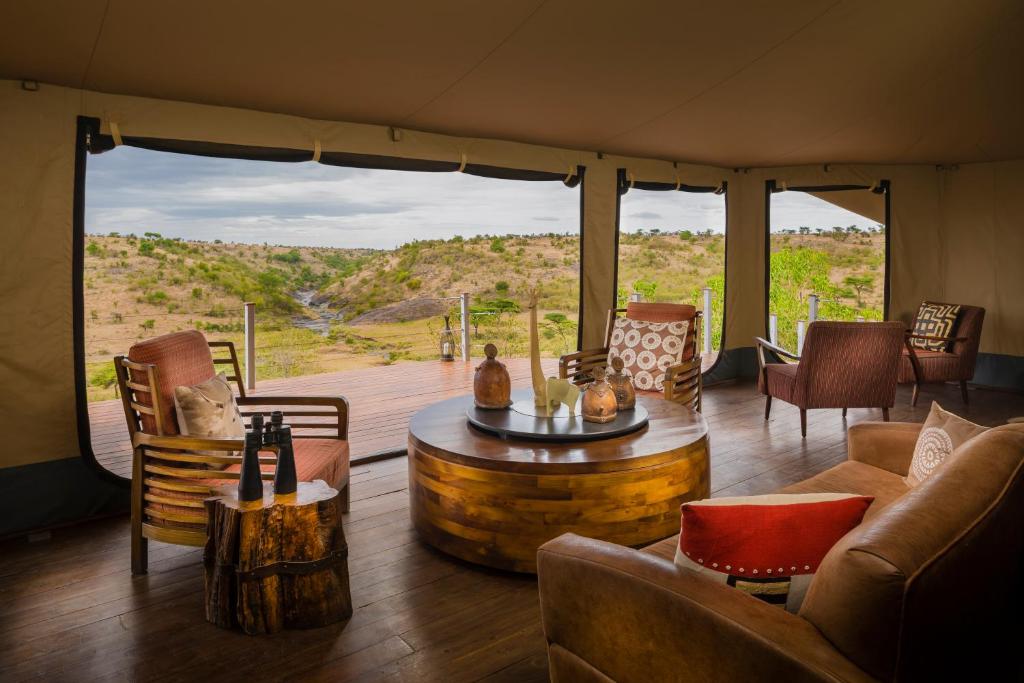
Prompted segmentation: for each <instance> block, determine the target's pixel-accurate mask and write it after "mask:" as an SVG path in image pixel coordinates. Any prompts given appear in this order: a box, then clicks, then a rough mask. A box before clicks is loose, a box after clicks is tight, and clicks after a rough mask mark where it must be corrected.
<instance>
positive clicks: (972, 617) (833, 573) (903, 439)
mask: <svg viewBox="0 0 1024 683" xmlns="http://www.w3.org/2000/svg"><path fill="white" fill-rule="evenodd" d="M919 430H920V425H917V424H907V423H877V422H875V423H864V424H860V425H856V426H854V427H851V428H850V430H849V454H848V460H847V461H846V462H843V463H841V464H839V465H837V466H835V467H833V468H832V469H829V470H827V471H825V472H822V473H821V474H818V475H817V476H815V477H812V478H811V479H808V480H806V481H803V482H800V483H798V484H796V485H794V486H790V487H788V488H786V489H783V491H784V492H791V493H802V492H825V491H828V492H848V493H858V494H869V495H872V496H875V502H874V503H873V504H872V506H871V507H870V508H869V510H868V513H867V515H866V516H865V518H864V521H863V522H862V523H861V525H860V526H858V527H857V528H856V529H854V530H853V531H851V532H850V533H849V534H847V535H846V536H845V537H844V538H843V539H842V540H840V542H839V543H838V544H837V545H836V546H835V547H833V549H832V550H831V551H830V552H829V554H828V555H827V556H826V558H825V560H824V561H823V562H822V564H821V567H820V569H819V571H818V573H817V574H816V575H815V578H814V579H813V581H812V583H811V586H810V589H809V590H808V593H807V597H806V598H805V600H804V603H803V605H802V607H801V609H800V612H799V614H791V613H789V612H786V611H785V610H783V609H781V608H780V607H777V606H773V605H769V604H767V603H764V602H761V601H759V600H756V599H755V598H752V597H750V596H748V595H745V594H744V593H741V592H740V591H738V590H736V589H734V588H729V587H727V586H725V585H722V584H716V583H713V582H711V581H707V580H705V579H702V578H701V577H699V576H697V575H696V574H694V573H692V572H689V571H687V570H685V569H682V568H679V567H677V566H676V565H675V564H673V562H672V557H673V555H674V554H675V547H676V543H677V540H678V537H674V538H670V539H666V540H664V541H661V542H659V543H657V544H655V545H652V546H649V547H648V548H645V549H643V550H633V549H630V548H625V547H622V546H617V545H614V544H611V543H605V542H602V541H596V540H591V539H586V538H582V537H579V536H574V535H571V534H566V535H563V536H561V537H559V538H557V539H555V540H553V541H551V542H549V543H546V544H545V545H543V546H542V547H541V548H540V550H539V551H538V553H537V564H538V577H539V582H540V598H541V611H542V617H543V621H544V631H545V634H546V636H547V640H548V659H549V663H550V671H551V680H552V681H558V682H564V681H593V682H597V681H605V682H607V681H620V682H622V683H628V682H631V681H638V682H639V681H643V682H644V683H651V682H655V681H787V682H789V681H946V680H1022V677H1021V673H1022V667H1021V666H1020V662H1021V655H1020V654H1019V653H1020V647H1019V643H1020V642H1021V636H1022V630H1024V627H1022V619H1021V602H1022V599H1021V591H1020V589H1019V582H1020V579H1021V577H1022V572H1021V570H1022V555H1024V425H1021V424H1014V425H1005V426H1001V427H997V428H994V429H991V430H989V431H987V432H985V433H984V434H981V435H979V436H978V437H976V438H975V439H973V440H971V441H969V442H967V443H965V444H964V445H963V446H961V447H960V448H959V449H958V450H957V451H956V452H954V454H953V455H952V456H950V458H949V459H948V460H947V462H946V463H945V464H944V465H943V466H942V468H941V469H939V470H938V471H936V473H935V474H933V475H932V476H931V477H929V478H928V479H927V480H926V481H925V482H923V483H922V484H921V485H919V486H917V487H916V488H913V489H911V488H908V487H907V486H906V485H905V484H904V483H903V480H902V477H903V476H904V475H905V474H906V472H907V470H908V468H909V464H910V460H911V456H912V454H913V449H914V444H915V442H916V440H917V435H918V431H919Z"/></svg>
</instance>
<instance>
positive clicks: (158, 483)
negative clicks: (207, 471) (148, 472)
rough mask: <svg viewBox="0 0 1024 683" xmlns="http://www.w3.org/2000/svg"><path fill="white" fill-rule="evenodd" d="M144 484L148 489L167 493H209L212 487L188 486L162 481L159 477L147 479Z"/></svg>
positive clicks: (170, 480) (183, 483) (179, 482)
mask: <svg viewBox="0 0 1024 683" xmlns="http://www.w3.org/2000/svg"><path fill="white" fill-rule="evenodd" d="M142 482H143V484H145V485H146V486H148V487H151V488H155V489H161V490H166V491H180V492H182V493H209V492H210V490H211V489H210V487H209V486H204V485H202V484H187V483H185V482H183V481H177V480H174V479H160V478H158V477H145V478H144V479H143V480H142Z"/></svg>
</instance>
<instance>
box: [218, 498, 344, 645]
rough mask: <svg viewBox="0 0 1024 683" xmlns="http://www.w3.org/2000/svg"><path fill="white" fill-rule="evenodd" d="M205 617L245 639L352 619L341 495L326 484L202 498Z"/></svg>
mask: <svg viewBox="0 0 1024 683" xmlns="http://www.w3.org/2000/svg"><path fill="white" fill-rule="evenodd" d="M205 504H206V514H207V520H208V525H207V540H206V548H205V551H204V553H203V559H204V564H205V567H206V619H207V621H210V622H212V623H214V624H217V625H218V626H221V627H224V628H231V627H233V626H236V625H237V626H240V627H241V629H242V630H243V631H245V632H246V633H248V634H258V633H274V632H277V631H280V630H281V629H283V628H289V629H291V628H315V627H317V626H325V625H327V624H332V623H334V622H337V621H342V620H344V619H348V618H349V617H351V616H352V596H351V594H350V592H349V582H348V545H347V544H346V542H345V533H344V531H343V530H342V527H341V508H340V506H339V496H338V492H337V491H336V490H334V489H332V488H331V487H329V486H328V485H327V484H326V483H325V482H323V481H314V482H301V483H299V489H298V491H297V492H296V493H294V494H292V495H290V496H278V497H277V498H275V497H274V494H273V492H272V490H271V489H270V485H269V484H267V485H266V488H265V490H264V495H263V500H262V501H253V502H239V500H238V496H237V493H236V492H235V491H234V490H232V491H230V493H228V494H227V495H223V496H220V497H216V498H209V499H207V500H206V503H205Z"/></svg>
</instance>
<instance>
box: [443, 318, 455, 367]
mask: <svg viewBox="0 0 1024 683" xmlns="http://www.w3.org/2000/svg"><path fill="white" fill-rule="evenodd" d="M441 360H446V361H452V360H455V333H454V332H452V317H451V316H450V315H446V316H445V317H444V329H443V330H441Z"/></svg>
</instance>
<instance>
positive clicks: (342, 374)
mask: <svg viewBox="0 0 1024 683" xmlns="http://www.w3.org/2000/svg"><path fill="white" fill-rule="evenodd" d="M307 157H308V153H307ZM429 170H432V171H433V170H445V171H453V170H456V169H454V168H452V169H448V168H444V169H433V168H431V169H429ZM467 170H472V169H467ZM478 171H479V172H480V173H481V174H482V175H472V174H471V173H469V172H466V173H453V172H416V171H413V170H393V169H383V168H353V167H348V166H335V165H327V164H326V163H313V162H306V163H274V162H272V161H266V160H252V159H238V158H215V157H211V156H195V155H189V154H176V153H172V152H166V151H154V150H151V149H140V148H137V147H128V146H124V147H118V148H115V149H112V150H107V151H105V152H104V153H103V154H100V155H95V156H91V157H90V159H89V164H88V173H87V174H86V180H85V188H84V189H85V193H84V194H85V207H84V232H85V234H84V245H83V246H84V254H83V267H82V271H81V278H82V280H81V283H80V284H81V288H82V312H83V318H84V320H83V325H82V327H83V329H82V335H83V347H84V359H83V360H84V375H85V391H86V392H87V398H88V407H87V410H88V417H89V426H90V432H91V445H92V451H93V454H94V456H95V458H96V460H97V462H98V463H99V464H100V465H102V466H103V467H104V468H106V469H107V470H108V471H110V472H112V473H114V474H117V475H120V476H124V477H128V476H130V473H131V457H130V454H131V452H130V451H131V448H130V444H129V443H128V440H127V432H126V429H125V424H124V422H125V421H124V414H123V411H122V408H121V404H120V399H119V398H118V396H117V395H116V390H117V389H116V378H115V374H114V367H113V362H112V359H113V357H114V355H115V354H119V353H126V352H127V351H128V349H129V347H130V346H131V345H132V344H133V343H134V342H136V341H138V340H141V339H148V338H151V337H154V336H157V335H162V334H167V333H171V332H176V331H181V330H193V329H194V330H200V331H201V332H203V334H204V335H205V336H206V337H207V339H208V340H210V341H217V340H224V341H231V342H233V343H234V345H235V347H236V349H237V352H238V356H239V361H240V363H241V366H242V375H243V376H244V377H245V378H246V381H247V383H248V381H249V380H250V379H252V380H254V384H255V393H257V394H259V393H263V392H265V391H269V392H271V393H283V392H286V391H287V392H289V393H295V392H296V391H298V390H305V391H312V392H313V393H333V392H335V391H336V392H337V393H344V394H345V395H346V396H347V397H348V398H349V399H350V402H351V403H352V404H353V406H354V408H353V411H352V419H353V424H352V425H351V427H350V444H351V447H352V452H353V458H358V457H360V456H361V455H371V454H375V453H379V452H382V451H385V450H388V449H389V448H390V449H396V448H401V447H402V445H403V444H404V439H405V435H404V423H403V421H402V419H401V418H402V417H406V418H407V416H408V414H411V413H412V412H415V410H416V409H418V406H417V405H415V404H416V401H415V400H414V398H415V397H414V395H416V394H419V393H423V395H424V396H426V398H424V400H425V401H426V402H428V403H429V402H431V401H434V400H438V396H439V395H441V394H445V393H446V392H447V394H455V393H465V392H466V391H471V390H472V389H471V383H472V367H474V365H470V364H466V363H462V362H454V363H451V362H449V363H446V362H445V361H446V360H453V359H454V360H456V361H458V360H461V357H462V356H463V354H464V349H465V341H468V349H469V353H470V358H473V359H474V360H476V359H482V358H483V347H484V345H485V344H487V343H494V344H495V345H497V347H498V353H499V358H500V359H501V360H503V361H505V362H507V363H509V366H510V370H512V372H513V375H514V376H515V373H516V372H519V373H520V374H522V370H523V368H526V373H527V374H528V360H527V358H528V352H529V345H528V340H529V335H528V313H527V301H528V291H529V290H530V289H531V288H532V287H538V288H539V290H540V306H539V309H540V319H541V322H540V331H541V334H540V337H541V350H542V355H543V356H544V357H545V358H549V359H554V358H557V357H558V356H559V355H561V354H563V353H566V352H569V351H572V350H575V347H576V338H577V323H578V311H579V286H580V273H579V264H580V235H579V231H580V228H579V226H580V204H581V203H580V193H581V192H582V188H581V187H580V182H581V179H582V173H583V169H578V170H577V172H576V174H574V175H570V176H568V177H566V176H558V177H557V178H548V177H546V176H547V175H552V174H546V175H545V174H530V173H524V172H514V171H509V172H508V174H502V173H501V172H500V171H502V170H501V169H486V168H485V169H483V170H479V169H478ZM517 174H518V175H525V178H520V177H518V175H517ZM483 175H488V176H491V177H483ZM496 175H499V176H503V177H494V176H496ZM531 175H532V176H538V177H531ZM524 180H541V181H547V182H525V181H524ZM567 185H568V187H567ZM464 295H468V296H464ZM246 304H251V305H252V306H251V308H250V309H249V311H250V312H251V314H252V315H253V321H254V323H255V324H254V325H252V333H251V334H247V332H246V330H247V325H246V314H247V309H246ZM464 313H465V314H466V316H465V324H463V314H464ZM446 326H447V327H448V328H450V331H446ZM463 329H465V330H466V331H467V332H468V340H465V341H464V339H463V336H462V332H463ZM248 346H252V347H253V349H254V351H253V356H254V360H255V363H254V364H253V367H252V368H251V369H252V370H254V372H250V370H251V369H250V368H249V367H247V353H246V349H247V347H248ZM523 376H526V375H525V374H524V375H523ZM342 385H343V386H342ZM403 387H404V389H403ZM467 387H469V388H467ZM414 389H415V391H414ZM363 394H365V395H366V397H367V399H366V400H365V401H363V400H361V397H362V396H363ZM435 394H437V395H435ZM392 395H393V398H394V400H391V399H390V398H389V397H392ZM371 397H373V398H371ZM371 404H372V406H371ZM371 408H372V409H373V410H378V411H384V413H386V414H384V415H376V416H375V415H371V414H370V413H369V412H368V411H369V410H371ZM406 421H407V420H406ZM392 442H393V443H392Z"/></svg>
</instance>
